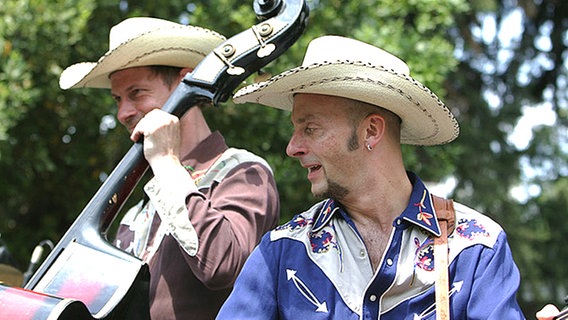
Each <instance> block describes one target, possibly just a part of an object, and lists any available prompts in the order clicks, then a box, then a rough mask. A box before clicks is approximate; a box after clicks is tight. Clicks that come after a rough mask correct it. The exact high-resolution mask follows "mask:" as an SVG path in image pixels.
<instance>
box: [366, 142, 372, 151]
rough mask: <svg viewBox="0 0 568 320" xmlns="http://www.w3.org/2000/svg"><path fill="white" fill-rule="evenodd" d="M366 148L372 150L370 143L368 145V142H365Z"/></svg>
mask: <svg viewBox="0 0 568 320" xmlns="http://www.w3.org/2000/svg"><path fill="white" fill-rule="evenodd" d="M367 150H369V151H373V147H371V145H370V144H368V143H367Z"/></svg>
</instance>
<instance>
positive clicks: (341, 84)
mask: <svg viewBox="0 0 568 320" xmlns="http://www.w3.org/2000/svg"><path fill="white" fill-rule="evenodd" d="M296 93H314V94H325V95H332V96H339V97H345V98H350V99H354V100H360V101H363V102H367V103H370V104H373V105H377V106H380V107H383V108H385V109H387V110H390V111H392V112H394V113H395V114H397V115H398V116H399V117H400V118H401V119H402V129H401V143H405V144H414V145H436V144H445V143H448V142H450V141H452V140H454V139H455V138H456V137H457V136H458V134H459V125H458V123H457V121H456V119H455V118H454V116H453V115H452V113H451V112H450V110H449V109H448V108H447V107H446V106H445V105H444V103H443V102H442V101H440V99H438V97H437V96H436V95H435V94H434V93H432V92H431V91H430V90H429V89H428V88H426V87H425V86H424V85H422V84H421V83H420V82H418V81H416V80H415V79H413V78H411V77H410V70H409V68H408V66H407V65H406V64H405V63H404V62H403V61H402V60H400V59H399V58H397V57H395V56H394V55H392V54H390V53H388V52H386V51H384V50H382V49H379V48H377V47H374V46H371V45H369V44H367V43H363V42H360V41H357V40H353V39H349V38H344V37H339V36H324V37H320V38H317V39H314V40H312V41H311V42H310V44H309V45H308V48H307V50H306V55H305V57H304V61H303V62H302V65H301V66H300V67H296V68H293V69H291V70H288V71H286V72H283V73H281V74H279V75H277V76H274V77H272V78H270V79H268V80H267V81H264V82H259V83H256V84H253V85H250V86H247V87H244V88H242V89H240V90H239V91H237V92H236V93H235V95H234V97H233V100H234V101H235V102H236V103H245V102H254V103H259V104H263V105H267V106H270V107H274V108H278V109H283V110H289V111H291V110H292V105H293V96H294V94H296Z"/></svg>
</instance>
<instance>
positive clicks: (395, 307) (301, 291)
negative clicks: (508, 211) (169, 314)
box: [218, 173, 525, 320]
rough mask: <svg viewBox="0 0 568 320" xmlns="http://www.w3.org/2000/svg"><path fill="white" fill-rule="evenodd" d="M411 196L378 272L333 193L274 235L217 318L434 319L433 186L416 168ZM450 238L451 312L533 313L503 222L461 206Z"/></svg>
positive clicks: (473, 315)
mask: <svg viewBox="0 0 568 320" xmlns="http://www.w3.org/2000/svg"><path fill="white" fill-rule="evenodd" d="M409 177H410V178H411V180H412V182H413V185H414V187H413V191H412V195H411V199H410V203H409V204H408V207H407V208H406V210H405V211H404V212H403V213H402V214H401V215H400V216H399V217H398V218H396V219H395V221H393V226H394V228H393V231H392V233H391V235H390V239H389V243H388V245H387V247H386V251H385V253H384V256H383V257H382V260H381V262H380V267H379V268H378V269H377V270H376V271H373V268H372V266H371V261H370V259H369V257H368V253H367V249H366V247H365V243H363V240H362V239H361V237H360V236H359V234H358V232H357V228H356V227H355V225H354V223H353V222H352V220H351V219H350V217H349V215H348V214H347V212H345V211H344V210H343V209H342V208H341V206H340V205H339V203H337V202H336V201H334V200H333V199H328V200H325V201H322V202H320V203H318V204H316V205H314V206H313V207H312V208H311V209H309V210H308V211H306V212H304V213H302V214H299V215H297V216H295V217H294V218H293V219H292V220H291V221H289V222H288V223H286V224H284V225H282V226H279V227H278V228H276V229H275V230H273V231H271V232H270V233H268V234H266V235H265V236H264V237H263V239H262V242H261V243H260V244H259V246H258V247H257V248H256V249H255V250H254V251H253V253H252V255H251V256H250V257H249V259H248V261H247V262H246V264H245V266H244V268H243V270H242V272H241V274H240V275H239V277H238V279H237V281H236V283H235V286H234V289H233V292H232V293H231V295H230V296H229V298H228V300H227V301H226V302H225V304H224V306H223V307H222V309H221V311H220V313H219V315H218V319H259V320H268V319H294V320H297V319H300V320H308V319H309V320H317V319H340V320H349V319H384V320H401V319H412V320H417V319H435V316H436V313H435V310H436V309H435V293H434V282H435V279H436V273H435V272H434V254H433V235H436V236H437V235H439V234H440V229H439V224H438V220H437V219H436V212H435V210H434V208H433V206H432V202H431V198H430V193H429V192H428V190H427V189H426V187H425V186H424V184H423V183H422V181H420V179H419V178H418V177H416V176H415V175H414V174H412V173H409ZM454 208H455V211H456V228H455V231H454V232H453V233H452V234H451V235H450V236H449V238H448V246H449V258H448V259H449V263H450V266H449V273H450V274H449V280H450V291H449V296H450V315H451V319H483V320H488V319H495V320H503V319H525V317H524V316H523V314H522V312H521V310H520V308H519V306H518V303H517V301H516V292H517V289H518V286H519V281H520V277H519V271H518V269H517V266H516V265H515V263H514V261H513V257H512V255H511V251H510V248H509V245H508V243H507V239H506V235H505V233H504V231H503V230H502V228H501V227H500V226H499V225H498V224H497V223H495V222H494V221H492V220H491V219H490V218H488V217H487V216H485V215H482V214H480V213H479V212H477V211H474V210H473V209H470V208H468V207H466V206H464V205H461V204H458V203H454Z"/></svg>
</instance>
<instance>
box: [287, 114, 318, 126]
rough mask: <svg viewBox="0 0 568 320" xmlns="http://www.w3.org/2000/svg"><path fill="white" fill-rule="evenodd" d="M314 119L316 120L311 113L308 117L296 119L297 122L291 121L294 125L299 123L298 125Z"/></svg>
mask: <svg viewBox="0 0 568 320" xmlns="http://www.w3.org/2000/svg"><path fill="white" fill-rule="evenodd" d="M314 118H315V116H314V115H313V114H311V113H310V114H308V115H305V116H303V117H301V118H298V119H296V121H293V120H292V119H290V122H292V123H294V122H295V123H298V124H299V123H304V122H307V121H309V120H312V119H314Z"/></svg>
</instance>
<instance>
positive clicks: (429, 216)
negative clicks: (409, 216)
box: [414, 190, 434, 226]
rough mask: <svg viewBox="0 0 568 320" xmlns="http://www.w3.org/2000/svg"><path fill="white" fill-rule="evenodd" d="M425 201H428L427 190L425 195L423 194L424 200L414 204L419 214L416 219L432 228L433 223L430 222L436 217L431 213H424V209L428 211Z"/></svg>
mask: <svg viewBox="0 0 568 320" xmlns="http://www.w3.org/2000/svg"><path fill="white" fill-rule="evenodd" d="M425 200H426V190H424V193H423V194H422V199H421V200H420V202H419V203H415V204H414V206H415V207H418V214H417V215H416V219H417V220H419V221H422V222H424V223H425V224H427V225H429V226H431V225H432V222H430V219H432V218H433V217H434V215H433V214H431V213H428V212H426V211H422V209H426V205H425V204H424V201H425Z"/></svg>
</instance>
